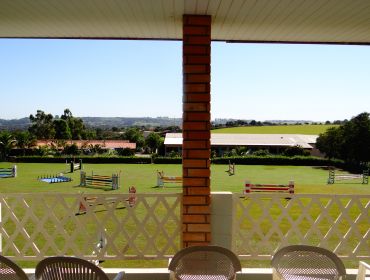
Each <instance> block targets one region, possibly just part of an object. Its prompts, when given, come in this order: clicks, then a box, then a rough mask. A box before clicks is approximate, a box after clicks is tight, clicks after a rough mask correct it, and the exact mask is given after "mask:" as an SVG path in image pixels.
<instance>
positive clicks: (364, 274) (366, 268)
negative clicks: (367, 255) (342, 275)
mask: <svg viewBox="0 0 370 280" xmlns="http://www.w3.org/2000/svg"><path fill="white" fill-rule="evenodd" d="M365 279H366V280H370V265H368V264H367V263H365V262H360V263H359V265H358V272H357V277H356V280H365Z"/></svg>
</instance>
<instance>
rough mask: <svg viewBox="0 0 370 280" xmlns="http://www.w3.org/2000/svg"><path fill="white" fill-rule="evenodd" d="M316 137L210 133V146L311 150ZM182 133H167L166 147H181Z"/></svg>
mask: <svg viewBox="0 0 370 280" xmlns="http://www.w3.org/2000/svg"><path fill="white" fill-rule="evenodd" d="M317 137H318V135H303V134H246V133H244V134H237V133H235V134H234V133H233V134H226V133H212V134H211V145H212V146H258V147H265V146H278V147H294V146H301V147H302V148H304V149H312V146H311V145H310V144H315V143H316V139H317ZM182 140H183V138H182V133H167V134H166V138H165V140H164V144H165V145H166V146H181V145H182Z"/></svg>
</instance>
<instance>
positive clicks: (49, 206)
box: [0, 194, 181, 260]
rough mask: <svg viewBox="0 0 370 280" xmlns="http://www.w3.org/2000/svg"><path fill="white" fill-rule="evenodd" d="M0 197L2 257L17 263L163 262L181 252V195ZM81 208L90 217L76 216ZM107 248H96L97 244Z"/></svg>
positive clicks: (4, 195)
mask: <svg viewBox="0 0 370 280" xmlns="http://www.w3.org/2000/svg"><path fill="white" fill-rule="evenodd" d="M85 196H86V195H72V194H71V195H69V194H1V195H0V203H1V208H2V211H1V212H2V220H1V225H0V233H1V235H2V254H3V255H5V256H8V257H11V258H14V259H17V260H40V259H42V258H44V257H45V256H55V255H74V256H79V257H83V258H87V259H91V260H111V259H120V260H122V259H152V258H155V259H165V258H168V257H170V256H172V255H173V254H174V253H176V252H177V251H178V250H179V249H180V232H181V222H180V213H181V212H180V208H181V195H180V194H155V195H150V194H138V195H136V201H135V204H134V205H133V206H132V207H130V205H129V201H128V198H129V195H128V194H127V195H123V194H122V195H119V194H115V195H105V194H99V195H95V194H94V197H96V200H95V201H94V202H93V203H89V202H87V201H86V200H85V199H84V197H85ZM80 203H83V204H84V206H85V207H86V213H84V214H78V212H79V211H78V210H79V207H80ZM98 242H100V245H103V248H101V249H99V248H97V247H96V245H97V243H98Z"/></svg>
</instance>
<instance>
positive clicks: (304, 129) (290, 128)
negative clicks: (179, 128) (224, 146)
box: [212, 125, 336, 135]
mask: <svg viewBox="0 0 370 280" xmlns="http://www.w3.org/2000/svg"><path fill="white" fill-rule="evenodd" d="M330 127H336V125H276V126H244V127H231V128H220V129H214V130H212V133H250V134H308V135H318V134H320V133H323V132H325V131H326V130H327V129H328V128H330Z"/></svg>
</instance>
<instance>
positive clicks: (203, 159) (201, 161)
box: [182, 15, 211, 247]
mask: <svg viewBox="0 0 370 280" xmlns="http://www.w3.org/2000/svg"><path fill="white" fill-rule="evenodd" d="M210 60H211V17H210V16H195V15H184V17H183V152H182V156H183V168H182V169H183V178H184V180H183V215H182V222H183V235H182V241H183V246H184V247H188V246H192V245H208V244H209V243H210V241H211V224H210V156H211V144H210V137H211V134H210V126H211V125H210V121H211V113H210V80H211V67H210Z"/></svg>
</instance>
